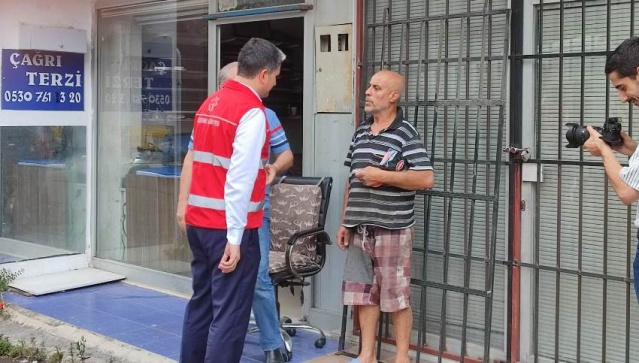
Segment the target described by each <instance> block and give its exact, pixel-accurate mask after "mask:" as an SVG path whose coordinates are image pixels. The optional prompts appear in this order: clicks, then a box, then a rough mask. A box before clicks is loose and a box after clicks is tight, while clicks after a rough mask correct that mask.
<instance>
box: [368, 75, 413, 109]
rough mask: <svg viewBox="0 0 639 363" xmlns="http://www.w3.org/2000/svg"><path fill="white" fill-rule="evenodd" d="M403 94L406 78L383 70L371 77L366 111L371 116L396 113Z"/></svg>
mask: <svg viewBox="0 0 639 363" xmlns="http://www.w3.org/2000/svg"><path fill="white" fill-rule="evenodd" d="M403 92H404V77H402V76H401V75H400V74H399V73H397V72H393V71H389V70H381V71H379V72H377V73H375V74H374V75H373V76H372V77H371V81H370V84H369V86H368V89H367V90H366V104H365V106H364V109H365V110H366V112H370V113H371V114H376V113H381V112H386V111H391V112H394V111H395V109H396V108H397V104H398V103H399V100H400V99H401V98H402V94H403Z"/></svg>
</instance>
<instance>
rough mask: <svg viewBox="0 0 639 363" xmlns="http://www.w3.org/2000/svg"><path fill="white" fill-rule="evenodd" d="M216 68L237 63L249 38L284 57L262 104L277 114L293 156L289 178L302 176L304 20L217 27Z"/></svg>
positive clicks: (291, 19)
mask: <svg viewBox="0 0 639 363" xmlns="http://www.w3.org/2000/svg"><path fill="white" fill-rule="evenodd" d="M220 32H221V35H220V66H224V65H225V64H227V63H230V62H233V61H235V60H237V54H238V52H239V51H240V49H241V48H242V46H243V45H244V44H245V43H246V42H247V41H248V40H249V39H251V38H252V37H260V38H264V39H266V40H268V41H270V42H272V43H273V44H275V45H276V46H277V47H278V48H280V49H281V50H282V51H283V52H284V53H285V54H286V60H285V61H284V63H283V64H282V68H281V70H280V76H279V78H278V79H277V85H276V86H275V87H274V88H273V90H271V93H270V94H269V96H268V97H267V98H265V99H264V105H265V106H266V107H268V108H270V109H272V110H273V111H275V113H276V114H277V116H278V118H279V119H280V122H281V124H282V127H283V128H284V131H285V132H286V136H287V138H288V141H289V144H290V145H291V150H292V151H293V154H294V156H295V159H294V162H293V167H292V168H291V169H290V170H289V173H290V174H291V175H298V176H301V175H302V140H303V137H302V131H303V129H302V111H303V110H302V101H303V99H304V97H303V95H304V87H303V81H304V73H303V68H304V67H303V65H304V19H303V18H290V19H280V20H270V21H255V22H247V23H236V24H227V25H222V26H221V27H220Z"/></svg>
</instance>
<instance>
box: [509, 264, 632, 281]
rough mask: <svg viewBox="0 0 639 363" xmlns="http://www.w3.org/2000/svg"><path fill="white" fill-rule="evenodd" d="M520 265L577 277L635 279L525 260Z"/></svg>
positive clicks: (616, 279) (612, 279)
mask: <svg viewBox="0 0 639 363" xmlns="http://www.w3.org/2000/svg"><path fill="white" fill-rule="evenodd" d="M519 265H520V266H521V267H526V268H530V269H532V270H539V271H546V272H560V273H562V274H564V275H573V276H577V277H587V278H591V279H598V280H608V281H613V282H621V283H632V282H633V281H634V280H633V279H631V278H628V277H621V276H617V275H608V274H603V273H596V272H588V271H580V270H573V269H569V268H565V267H562V268H560V269H558V268H557V266H549V265H543V264H534V263H525V262H521V263H519Z"/></svg>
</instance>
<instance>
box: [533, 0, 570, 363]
mask: <svg viewBox="0 0 639 363" xmlns="http://www.w3.org/2000/svg"><path fill="white" fill-rule="evenodd" d="M563 26H564V0H560V4H559V95H558V96H559V107H558V108H557V111H558V115H557V122H558V127H557V138H558V140H557V141H558V142H557V144H558V145H561V144H562V142H563V127H564V125H563V122H562V121H563V118H562V114H563V112H562V100H563V65H564V58H563V52H564V28H563ZM557 154H558V155H557V158H558V159H559V160H561V159H562V148H561V147H559V148H558V150H557ZM561 176H562V167H561V165H559V167H558V168H557V224H556V226H557V241H556V245H555V249H556V251H557V252H556V260H555V264H556V265H557V268H561V185H562V177H561ZM537 180H539V179H537ZM560 301H561V274H560V273H559V272H557V273H556V274H555V314H556V316H555V347H554V349H555V351H554V354H555V361H557V360H558V359H559V342H560V341H561V335H560V333H559V326H560V325H559V322H560V321H561V314H559V311H560Z"/></svg>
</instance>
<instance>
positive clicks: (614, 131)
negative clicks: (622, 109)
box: [566, 117, 623, 148]
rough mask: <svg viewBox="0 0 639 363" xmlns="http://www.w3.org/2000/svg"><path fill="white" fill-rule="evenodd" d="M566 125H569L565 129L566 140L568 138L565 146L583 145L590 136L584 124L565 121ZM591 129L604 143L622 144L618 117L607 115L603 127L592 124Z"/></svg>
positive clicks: (611, 144)
mask: <svg viewBox="0 0 639 363" xmlns="http://www.w3.org/2000/svg"><path fill="white" fill-rule="evenodd" d="M566 126H570V127H569V128H568V130H566V140H568V145H566V147H570V148H576V147H580V146H583V144H584V143H585V142H586V140H588V138H589V137H590V133H589V132H588V129H587V128H586V126H584V125H579V124H576V123H567V124H566ZM593 129H595V130H597V132H599V133H600V134H601V138H602V139H603V141H605V142H606V144H608V145H610V146H619V145H623V138H622V137H621V122H620V121H619V118H618V117H609V118H608V120H606V122H604V125H603V127H598V126H593Z"/></svg>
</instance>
